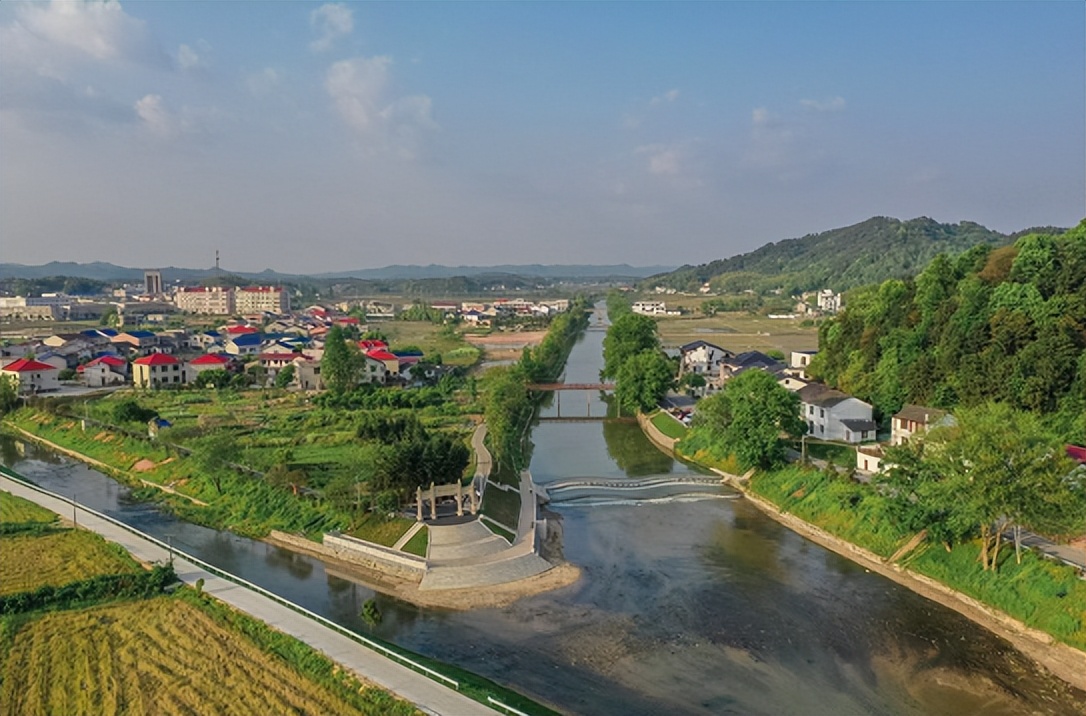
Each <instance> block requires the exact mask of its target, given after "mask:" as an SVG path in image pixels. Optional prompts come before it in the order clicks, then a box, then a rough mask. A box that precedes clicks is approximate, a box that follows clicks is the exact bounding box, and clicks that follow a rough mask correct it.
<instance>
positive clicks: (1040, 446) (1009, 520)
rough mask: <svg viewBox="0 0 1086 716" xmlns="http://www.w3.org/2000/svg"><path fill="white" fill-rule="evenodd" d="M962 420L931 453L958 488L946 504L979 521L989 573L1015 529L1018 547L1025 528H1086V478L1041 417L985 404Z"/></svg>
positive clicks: (932, 436)
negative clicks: (1005, 538) (952, 503)
mask: <svg viewBox="0 0 1086 716" xmlns="http://www.w3.org/2000/svg"><path fill="white" fill-rule="evenodd" d="M955 418H956V421H957V424H956V425H954V426H951V427H945V428H939V429H937V430H934V431H932V432H931V433H929V435H928V443H929V447H928V451H927V454H928V456H929V457H928V459H929V460H930V463H929V464H930V465H931V466H932V467H933V469H935V470H936V471H937V472H939V473H940V474H941V475H943V478H944V480H946V481H947V482H948V485H949V487H950V488H951V489H949V490H948V492H947V494H946V498H945V499H947V500H953V501H955V502H956V503H957V504H959V505H961V506H962V508H963V509H965V510H967V511H968V512H969V513H970V514H971V515H972V516H973V517H974V518H975V524H976V527H977V529H979V532H980V540H981V553H980V561H981V565H982V567H983V569H985V570H994V569H996V568H998V565H999V551H1000V548H1001V546H1002V545H1003V536H1004V533H1005V532H1007V531H1008V530H1010V531H1012V532H1013V534H1015V536H1016V543H1017V541H1018V540H1017V537H1018V535H1019V534H1020V528H1021V527H1035V528H1037V529H1045V530H1054V529H1055V530H1059V529H1067V528H1070V527H1072V526H1076V525H1080V524H1081V521H1082V519H1083V518H1084V516H1086V484H1084V483H1086V479H1084V478H1083V475H1082V473H1081V471H1077V470H1075V469H1074V463H1073V461H1071V460H1070V459H1069V458H1068V457H1067V455H1066V453H1065V452H1064V449H1063V445H1062V443H1061V441H1059V440H1058V439H1056V438H1055V437H1054V436H1052V435H1051V434H1050V433H1049V432H1048V431H1046V430H1045V429H1044V426H1043V425H1042V423H1041V420H1040V419H1039V418H1038V417H1037V416H1036V415H1034V414H1032V413H1027V412H1022V411H1018V410H1015V409H1014V408H1012V407H1010V406H1008V405H1005V404H1000V403H985V404H982V405H979V406H977V407H975V408H967V409H961V410H959V411H958V412H957V413H956V414H955ZM1016 546H1017V544H1016Z"/></svg>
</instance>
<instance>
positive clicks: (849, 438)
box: [845, 430, 852, 443]
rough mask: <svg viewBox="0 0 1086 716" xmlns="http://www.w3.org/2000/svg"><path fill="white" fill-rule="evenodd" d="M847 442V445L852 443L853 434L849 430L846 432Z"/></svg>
mask: <svg viewBox="0 0 1086 716" xmlns="http://www.w3.org/2000/svg"><path fill="white" fill-rule="evenodd" d="M845 442H846V443H850V442H852V433H850V432H849V431H848V430H846V431H845Z"/></svg>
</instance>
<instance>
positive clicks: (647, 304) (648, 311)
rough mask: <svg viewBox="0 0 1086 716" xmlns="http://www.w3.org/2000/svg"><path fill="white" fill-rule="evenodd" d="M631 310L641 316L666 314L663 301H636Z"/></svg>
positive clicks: (665, 306)
mask: <svg viewBox="0 0 1086 716" xmlns="http://www.w3.org/2000/svg"><path fill="white" fill-rule="evenodd" d="M631 309H632V310H633V312H634V313H638V314H641V315H642V316H663V315H666V314H667V305H666V304H665V303H664V302H663V301H636V302H635V303H634V304H633V306H631Z"/></svg>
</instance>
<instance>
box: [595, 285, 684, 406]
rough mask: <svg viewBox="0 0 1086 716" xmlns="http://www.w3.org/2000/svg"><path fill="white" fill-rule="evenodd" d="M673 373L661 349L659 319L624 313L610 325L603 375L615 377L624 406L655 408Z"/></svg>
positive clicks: (667, 387) (672, 380)
mask: <svg viewBox="0 0 1086 716" xmlns="http://www.w3.org/2000/svg"><path fill="white" fill-rule="evenodd" d="M608 305H610V302H608ZM674 375H675V370H674V367H673V366H672V365H671V362H670V361H669V360H668V359H667V358H666V357H665V356H664V354H663V353H662V352H661V350H660V338H659V336H658V335H657V332H656V321H654V320H652V319H651V318H649V317H648V316H642V315H639V314H636V313H623V314H622V315H620V316H619V317H618V318H617V319H616V320H615V321H614V322H613V323H612V324H611V327H610V328H609V329H607V336H606V337H605V338H604V339H603V370H601V371H600V377H602V378H614V379H615V398H616V399H617V400H618V402H619V405H621V406H622V407H623V408H626V409H627V410H651V409H653V408H654V407H656V404H657V403H658V402H659V401H660V399H661V398H663V397H664V395H666V394H667V391H668V389H669V388H670V387H671V386H672V384H673V383H674Z"/></svg>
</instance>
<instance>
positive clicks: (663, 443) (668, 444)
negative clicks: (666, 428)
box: [637, 412, 679, 455]
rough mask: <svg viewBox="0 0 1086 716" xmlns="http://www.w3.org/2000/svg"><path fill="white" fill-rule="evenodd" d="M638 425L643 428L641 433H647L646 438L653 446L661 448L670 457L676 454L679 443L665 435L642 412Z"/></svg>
mask: <svg viewBox="0 0 1086 716" xmlns="http://www.w3.org/2000/svg"><path fill="white" fill-rule="evenodd" d="M637 424H638V425H640V426H641V431H642V432H643V433H645V437H647V438H648V439H649V441H650V442H651V443H652V444H653V445H655V446H656V447H658V448H660V449H661V450H663V451H664V452H666V453H667V454H668V455H674V454H675V443H677V442H679V441H678V440H677V439H675V438H669V437H668V436H667V435H664V433H663V432H662V431H661V430H660V428H658V427H656V426H655V425H653V424H652V420H651V419H649V416H647V415H645V414H644V413H642V412H638V413H637Z"/></svg>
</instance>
